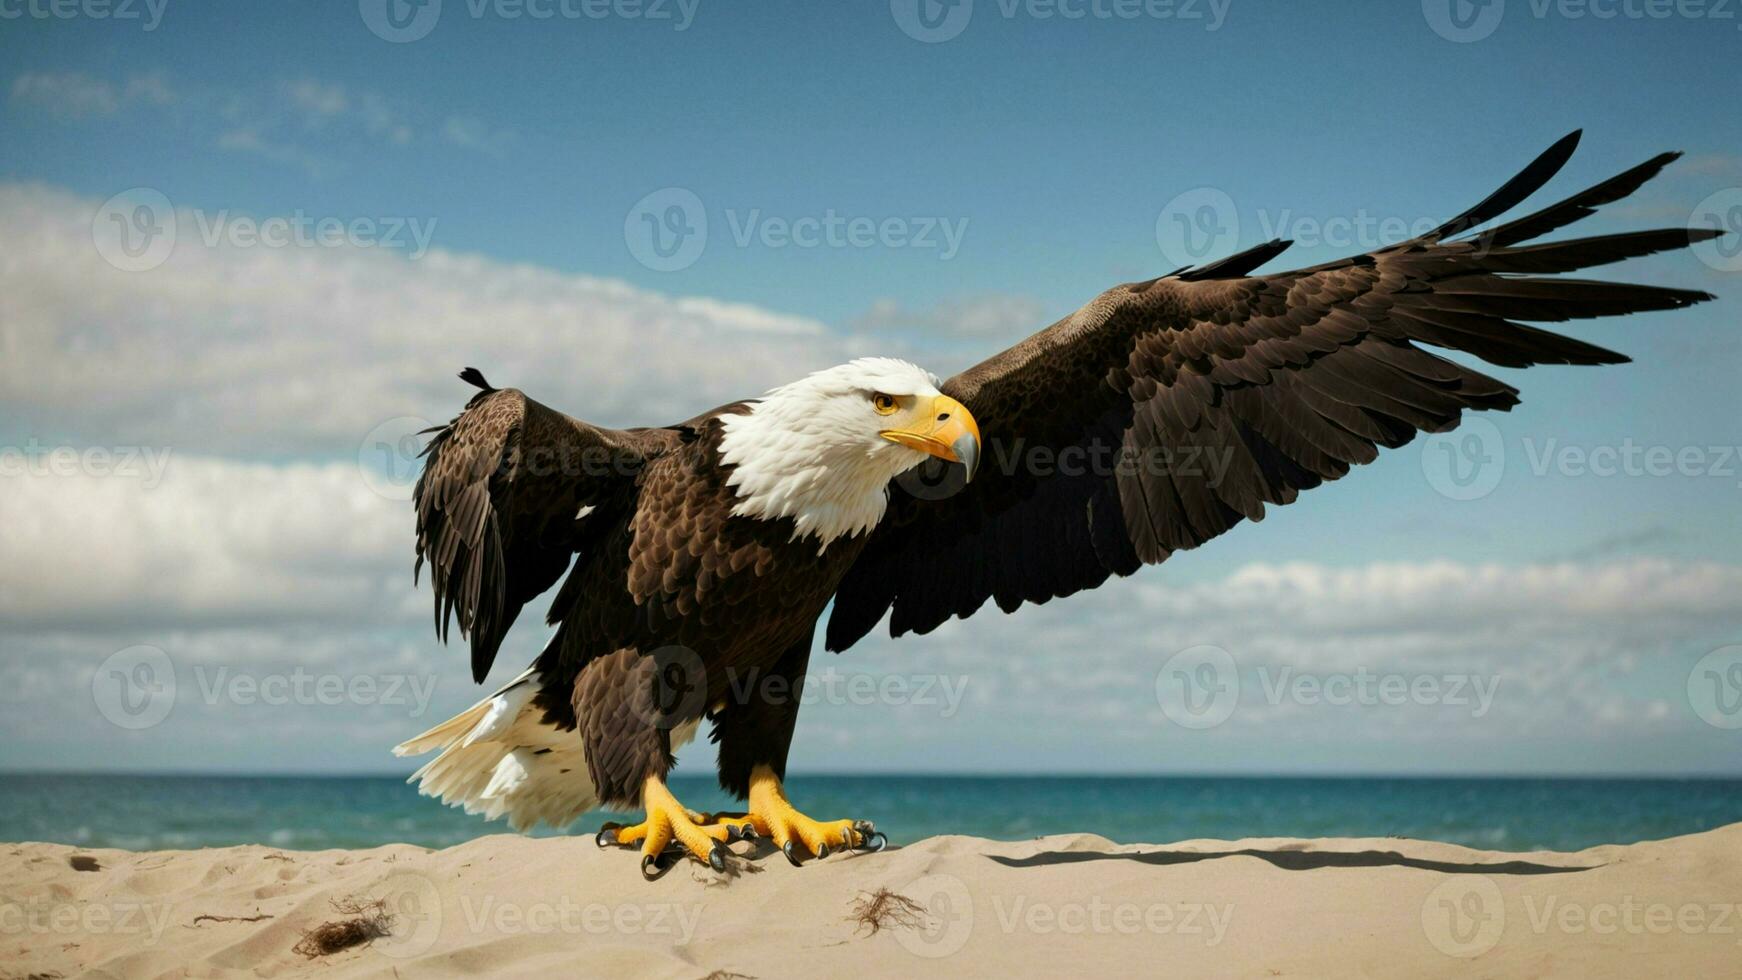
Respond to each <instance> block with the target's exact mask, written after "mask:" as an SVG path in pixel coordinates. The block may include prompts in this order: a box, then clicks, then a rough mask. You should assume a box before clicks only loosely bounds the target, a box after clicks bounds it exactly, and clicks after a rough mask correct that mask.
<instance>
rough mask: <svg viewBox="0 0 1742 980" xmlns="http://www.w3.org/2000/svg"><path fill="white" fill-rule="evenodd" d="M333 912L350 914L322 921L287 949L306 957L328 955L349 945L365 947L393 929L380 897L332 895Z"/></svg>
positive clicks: (391, 916) (390, 917)
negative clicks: (363, 897) (370, 898)
mask: <svg viewBox="0 0 1742 980" xmlns="http://www.w3.org/2000/svg"><path fill="white" fill-rule="evenodd" d="M332 905H333V911H335V912H337V913H339V914H340V915H345V916H350V918H346V919H337V920H335V921H332V922H323V923H321V924H320V925H318V926H315V927H314V928H313V929H310V930H309V931H307V932H305V933H303V934H302V941H301V942H299V943H297V944H296V945H295V946H294V947H292V948H291V952H293V953H300V954H301V955H303V956H306V957H308V958H309V959H314V958H315V957H317V956H330V955H332V954H333V953H337V952H339V951H340V950H346V949H350V948H351V947H353V946H366V945H368V944H369V943H372V942H374V941H375V940H377V939H380V938H382V937H383V936H386V935H389V934H390V933H391V932H392V929H393V914H392V913H390V912H388V911H387V902H386V901H385V900H383V899H379V898H377V899H373V900H369V899H360V898H336V899H333V902H332Z"/></svg>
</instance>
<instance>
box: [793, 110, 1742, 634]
mask: <svg viewBox="0 0 1742 980" xmlns="http://www.w3.org/2000/svg"><path fill="white" fill-rule="evenodd" d="M1577 135H1578V134H1576V133H1575V134H1573V135H1572V136H1569V137H1567V138H1566V139H1563V140H1561V141H1560V142H1559V143H1556V144H1555V146H1554V147H1552V148H1551V149H1550V150H1549V151H1548V152H1546V153H1544V154H1543V155H1542V156H1540V157H1539V158H1537V160H1536V161H1534V162H1533V163H1532V164H1531V165H1530V166H1529V167H1527V168H1526V169H1525V170H1524V172H1522V173H1521V174H1519V176H1517V177H1515V178H1513V179H1512V180H1511V181H1508V182H1507V183H1506V185H1505V186H1503V187H1502V188H1501V189H1500V190H1498V191H1496V192H1495V193H1494V194H1492V195H1490V196H1489V197H1488V198H1487V199H1486V200H1484V201H1483V202H1482V203H1481V204H1479V205H1477V206H1476V207H1474V208H1471V209H1470V210H1469V211H1467V212H1465V213H1464V214H1462V215H1459V216H1458V217H1457V218H1454V219H1452V220H1451V221H1449V222H1447V223H1446V224H1445V225H1443V226H1441V227H1440V228H1438V229H1436V230H1435V231H1433V232H1431V233H1429V234H1427V235H1424V236H1422V237H1420V238H1417V239H1414V240H1411V241H1409V242H1404V243H1401V244H1399V245H1397V246H1392V247H1390V248H1386V249H1381V250H1378V251H1375V252H1373V253H1371V254H1368V255H1360V256H1354V257H1351V258H1347V259H1342V260H1339V261H1336V262H1330V263H1326V264H1324V265H1320V266H1316V267H1313V268H1310V269H1302V270H1298V271H1295V272H1285V273H1278V274H1273V275H1266V276H1259V277H1255V278H1239V277H1240V276H1243V275H1244V274H1245V273H1246V272H1249V271H1250V270H1251V269H1253V268H1256V266H1257V265H1259V264H1261V263H1262V262H1264V261H1266V260H1268V259H1269V258H1271V257H1274V255H1276V254H1278V253H1279V252H1280V251H1281V246H1285V245H1286V243H1282V242H1272V243H1267V244H1265V245H1262V246H1259V247H1258V248H1255V249H1251V250H1249V251H1247V252H1244V253H1241V254H1240V255H1238V256H1233V257H1230V258H1229V259H1225V260H1223V261H1221V262H1219V263H1215V264H1212V265H1210V266H1205V267H1202V268H1200V269H1197V270H1187V271H1185V272H1184V273H1181V274H1177V275H1174V276H1171V277H1165V278H1162V279H1158V280H1150V281H1148V282H1143V283H1135V284H1131V285H1128V286H1120V287H1116V288H1114V289H1111V290H1108V291H1107V292H1106V293H1103V294H1102V295H1101V296H1099V297H1097V298H1096V299H1095V300H1093V301H1091V302H1090V303H1089V304H1088V305H1087V306H1085V307H1083V308H1082V309H1081V310H1079V311H1077V312H1076V313H1075V314H1073V315H1072V316H1069V317H1067V318H1065V319H1064V320H1061V321H1059V322H1058V323H1056V324H1054V325H1053V326H1052V327H1049V328H1048V329H1046V330H1043V331H1041V332H1040V333H1038V334H1036V335H1034V336H1033V337H1030V338H1029V339H1028V340H1026V341H1024V342H1022V343H1021V344H1018V345H1017V346H1015V347H1013V348H1011V349H1009V350H1007V351H1005V352H1003V353H1002V354H999V355H998V356H996V357H994V358H992V359H990V360H988V361H986V362H984V363H982V364H980V365H977V366H975V367H973V368H970V369H969V370H968V371H965V372H963V373H962V374H960V375H957V376H956V377H954V378H951V379H950V380H949V381H947V382H946V383H945V384H944V385H943V390H944V391H945V392H946V393H948V394H950V395H952V396H954V397H956V398H958V399H960V400H961V401H962V402H963V403H964V404H965V405H967V406H968V408H969V410H970V411H972V412H973V413H974V415H975V417H976V418H977V419H978V420H979V424H980V429H981V432H982V433H983V434H984V435H985V437H986V439H987V443H988V444H987V446H986V448H985V450H984V451H983V455H982V464H981V472H980V474H979V475H978V476H977V477H976V478H975V480H974V482H973V483H971V484H969V485H968V486H966V487H965V488H963V489H962V490H961V491H960V492H958V493H956V494H954V495H952V496H949V497H947V498H946V499H943V500H935V501H926V500H919V499H915V498H914V497H912V496H910V495H908V494H907V493H905V492H904V491H903V490H902V489H900V487H899V484H898V485H897V486H896V487H892V488H891V514H890V515H889V517H888V518H886V520H885V521H884V524H883V525H882V526H881V527H880V528H879V529H878V530H877V531H876V532H875V534H874V537H873V539H872V541H871V542H870V543H869V545H868V546H867V547H866V549H865V552H864V554H863V556H862V557H861V558H860V560H859V562H858V563H857V564H856V565H855V566H854V568H853V569H852V570H851V571H850V572H849V574H848V576H847V578H846V580H845V581H844V582H843V583H842V586H841V588H840V590H839V592H838V593H837V595H836V599H835V609H834V613H833V615H832V618H831V619H830V622H829V628H828V637H827V642H828V646H829V648H830V649H833V650H840V649H845V648H846V647H847V646H850V645H851V644H852V643H853V642H854V641H856V640H857V639H859V637H861V636H863V635H864V634H865V633H867V632H869V631H870V630H871V629H872V628H873V627H874V626H876V624H877V622H878V621H879V620H881V619H882V618H883V616H884V614H885V613H886V612H888V613H889V614H890V630H891V632H892V633H893V634H895V635H900V634H902V633H906V632H910V631H911V632H920V633H923V632H927V631H929V630H931V629H933V628H935V627H937V626H938V625H939V624H941V623H942V622H944V621H945V620H947V619H949V618H950V617H951V616H967V615H970V614H971V613H973V612H974V611H975V610H977V609H978V608H980V606H981V605H982V604H984V603H985V601H986V600H987V599H992V600H993V601H995V602H996V603H997V605H998V606H999V607H1000V608H1002V609H1005V610H1006V611H1008V610H1011V609H1014V608H1015V607H1016V606H1018V605H1020V604H1021V603H1023V602H1034V603H1042V602H1046V601H1047V600H1049V599H1051V598H1055V597H1059V596H1065V595H1069V594H1071V593H1073V592H1076V591H1080V590H1082V589H1086V588H1093V587H1095V586H1097V585H1099V584H1100V583H1101V582H1103V581H1105V580H1106V579H1107V577H1108V576H1109V575H1114V574H1117V575H1128V574H1130V573H1132V572H1133V571H1135V570H1136V569H1137V568H1138V567H1140V566H1141V565H1142V564H1145V563H1154V562H1159V561H1162V560H1164V559H1166V558H1167V557H1168V556H1169V555H1170V554H1172V553H1173V552H1174V551H1178V550H1182V549H1187V548H1193V547H1196V546H1197V545H1199V544H1202V543H1203V542H1205V541H1207V540H1209V539H1210V538H1213V537H1215V536H1217V535H1219V534H1221V533H1223V532H1225V531H1227V530H1228V529H1229V528H1231V527H1233V526H1234V525H1235V524H1237V523H1239V522H1240V521H1241V520H1259V519H1261V518H1262V517H1263V516H1264V508H1265V506H1266V505H1277V504H1287V503H1290V502H1292V501H1293V500H1294V499H1295V498H1296V497H1297V496H1298V495H1299V493H1300V491H1302V490H1306V489H1311V488H1312V487H1315V486H1317V485H1319V484H1320V483H1323V482H1325V481H1327V480H1335V479H1337V478H1339V477H1341V476H1343V475H1344V474H1345V473H1347V472H1348V471H1349V469H1350V467H1352V466H1354V465H1356V464H1359V463H1366V462H1370V461H1371V460H1373V459H1374V458H1375V457H1376V455H1377V453H1378V449H1379V448H1380V447H1391V448H1394V447H1397V446H1401V445H1403V444H1405V443H1407V442H1409V441H1410V440H1411V439H1413V438H1414V437H1415V435H1416V433H1417V432H1419V431H1430V432H1432V431H1444V430H1446V429H1449V428H1451V427H1453V426H1455V425H1456V424H1457V422H1458V420H1459V418H1460V417H1461V414H1462V412H1463V411H1464V410H1465V409H1500V410H1505V409H1509V408H1511V407H1512V406H1513V405H1515V404H1517V402H1518V397H1517V391H1516V390H1515V389H1514V388H1512V387H1511V386H1510V385H1507V384H1504V383H1502V382H1500V381H1497V380H1495V379H1493V378H1490V377H1487V376H1485V375H1483V374H1481V373H1479V372H1476V371H1473V370H1471V369H1469V368H1466V367H1463V366H1462V365H1460V364H1457V363H1454V362H1453V361H1450V360H1448V359H1446V358H1444V357H1441V356H1438V355H1437V354H1434V353H1430V352H1429V351H1428V350H1424V349H1423V346H1427V347H1441V348H1446V349H1449V350H1456V351H1463V352H1467V353H1470V354H1473V355H1475V356H1477V357H1480V358H1482V359H1483V360H1486V361H1488V362H1490V363H1493V364H1498V365H1502V366H1509V367H1524V366H1528V365H1532V364H1545V363H1550V364H1611V363H1618V362H1622V361H1625V360H1626V358H1625V357H1623V356H1622V355H1620V354H1617V353H1614V352H1612V351H1608V350H1605V349H1603V348H1600V347H1596V346H1594V345H1591V344H1588V343H1585V342H1584V341H1580V340H1575V339H1573V338H1570V337H1563V336H1561V335H1558V334H1555V333H1551V332H1549V331H1546V330H1542V329H1539V328H1536V327H1530V326H1525V325H1523V324H1521V323H1518V322H1516V321H1518V320H1535V321H1541V322H1564V321H1567V320H1571V319H1581V318H1587V317H1598V316H1613V315H1619V314H1626V313H1637V312H1643V311H1648V310H1665V309H1674V308H1678V307H1682V306H1687V305H1690V304H1693V303H1697V302H1700V301H1703V300H1706V299H1710V298H1711V296H1710V295H1709V294H1706V293H1703V292H1695V291H1689V290H1679V289H1664V288H1657V287H1651V286H1638V285H1630V284H1619V283H1606V282H1593V281H1587V280H1577V279H1556V278H1545V277H1544V276H1545V274H1549V273H1557V272H1570V271H1574V270H1578V269H1585V268H1590V267H1593V266H1598V265H1604V264H1607V263H1611V262H1617V261H1620V260H1623V259H1627V258H1633V257H1637V256H1642V255H1649V254H1652V253H1654V252H1660V251H1664V250H1667V249H1673V248H1680V247H1684V246H1686V245H1689V244H1691V243H1693V242H1697V241H1703V240H1706V239H1708V238H1711V237H1715V236H1716V235H1717V234H1718V232H1716V231H1703V230H1702V231H1690V230H1688V229H1681V228H1678V229H1666V230H1660V231H1646V232H1634V233H1628V234H1618V235H1604V236H1601V237H1595V238H1586V239H1579V240H1574V241H1562V242H1552V243H1546V244H1538V245H1520V243H1522V242H1524V241H1527V240H1529V239H1531V238H1534V237H1536V236H1538V235H1541V234H1544V233H1546V232H1549V231H1553V230H1555V229H1557V228H1560V227H1563V226H1565V225H1567V224H1569V223H1571V222H1573V221H1576V220H1578V219H1580V218H1582V217H1585V216H1587V215H1589V214H1591V213H1592V212H1593V210H1594V209H1595V208H1596V207H1598V206H1600V205H1602V204H1607V203H1610V202H1613V201H1615V200H1619V199H1620V198H1622V197H1625V196H1626V195H1627V194H1629V193H1631V192H1632V191H1633V190H1635V189H1636V188H1637V187H1639V185H1640V184H1642V183H1644V181H1645V180H1647V179H1649V178H1650V177H1651V176H1653V175H1654V174H1656V173H1657V172H1658V171H1659V170H1661V169H1662V168H1663V166H1664V165H1666V164H1667V163H1669V162H1670V161H1671V160H1673V159H1675V156H1676V155H1675V154H1664V155H1661V156H1658V157H1655V158H1653V159H1652V160H1650V161H1648V162H1646V163H1645V164H1642V165H1640V166H1638V167H1635V168H1633V169H1631V170H1629V171H1627V172H1625V173H1623V174H1621V175H1619V176H1617V177H1614V178H1611V179H1610V180H1607V181H1604V182H1603V183H1601V184H1598V185H1597V186H1596V187H1593V188H1591V189H1589V190H1586V191H1584V192H1582V193H1580V194H1576V195H1573V196H1572V197H1570V198H1567V199H1566V200H1564V201H1561V202H1560V203H1558V204H1555V205H1553V206H1551V207H1549V208H1547V209H1545V210H1543V211H1541V212H1538V213H1536V214H1532V215H1529V216H1526V217H1523V218H1520V219H1517V220H1515V221H1513V222H1511V223H1509V224H1503V225H1499V226H1497V227H1494V228H1491V229H1489V230H1488V231H1486V232H1481V233H1478V234H1475V235H1471V236H1469V237H1465V238H1461V239H1453V238H1452V236H1455V235H1459V234H1463V233H1466V232H1469V231H1470V230H1472V229H1475V228H1477V227H1479V226H1481V225H1483V224H1485V223H1487V222H1489V221H1492V220H1493V219H1495V218H1497V217H1499V216H1500V215H1501V214H1502V213H1504V212H1505V211H1507V210H1509V209H1510V208H1512V207H1513V206H1515V205H1516V204H1518V203H1519V202H1520V201H1522V200H1523V199H1524V198H1525V197H1527V196H1528V195H1530V194H1531V193H1532V192H1534V191H1536V190H1537V189H1538V188H1540V187H1541V186H1542V185H1543V184H1544V183H1545V182H1546V181H1547V180H1548V179H1549V178H1550V177H1551V176H1553V174H1554V173H1555V171H1557V170H1558V169H1559V168H1560V166H1561V165H1562V164H1564V163H1565V162H1566V159H1567V157H1568V156H1569V155H1570V154H1571V152H1572V149H1573V146H1574V145H1575V144H1576V142H1577ZM1418 345H1422V346H1418ZM1036 450H1041V451H1044V455H1036ZM1067 451H1069V452H1073V453H1081V454H1084V455H1083V456H1082V457H1080V458H1087V459H1090V460H1098V461H1099V462H1091V463H1089V464H1086V465H1084V466H1080V467H1078V468H1077V469H1076V470H1075V471H1073V472H1070V473H1066V472H1065V471H1064V469H1063V466H1062V462H1061V461H1062V460H1063V459H1064V458H1065V453H1066V452H1067ZM1120 453H1123V454H1125V455H1124V456H1120V455H1119V454H1120ZM1109 459H1111V460H1113V461H1114V462H1113V464H1109V463H1108V462H1107V460H1109ZM1120 459H1124V460H1127V461H1135V462H1134V465H1128V466H1125V467H1123V468H1121V467H1120V466H1118V465H1116V464H1117V463H1118V461H1119V460H1120ZM1042 464H1044V465H1042Z"/></svg>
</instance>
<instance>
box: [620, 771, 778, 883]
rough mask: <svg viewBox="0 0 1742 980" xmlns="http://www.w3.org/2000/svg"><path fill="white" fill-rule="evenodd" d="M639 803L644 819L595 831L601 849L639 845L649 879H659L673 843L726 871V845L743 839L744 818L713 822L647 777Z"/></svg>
mask: <svg viewBox="0 0 1742 980" xmlns="http://www.w3.org/2000/svg"><path fill="white" fill-rule="evenodd" d="M641 802H642V805H643V806H645V807H646V808H647V819H646V820H643V821H642V822H640V823H638V824H633V825H631V826H628V827H619V826H613V825H611V824H606V825H605V827H604V828H603V829H601V830H600V831H599V836H598V838H597V843H598V844H599V845H600V846H604V845H606V844H626V845H633V844H635V843H637V842H639V843H640V844H641V874H642V876H643V877H646V878H650V879H651V878H657V877H659V874H660V873H661V872H662V871H664V870H665V866H664V862H663V861H662V858H663V856H664V855H665V852H666V848H667V846H668V845H671V844H676V845H677V846H678V847H679V848H681V849H682V850H683V851H685V852H687V853H688V854H689V855H690V856H691V857H693V858H695V859H696V860H697V861H700V862H702V863H703V864H706V865H707V866H709V867H711V868H713V869H714V870H715V871H724V870H726V858H727V856H728V855H729V854H730V852H729V851H727V850H726V844H727V843H729V842H731V841H735V840H740V839H742V838H744V837H745V836H746V835H745V833H744V831H745V829H746V828H747V827H748V826H749V823H750V821H749V820H748V819H747V818H740V819H739V820H737V821H736V822H734V821H730V820H721V821H714V820H710V819H709V818H708V816H707V815H706V814H701V813H697V812H695V811H694V810H691V809H688V808H687V807H685V806H684V805H683V804H682V803H679V802H678V801H677V797H675V796H673V795H672V794H671V790H670V789H669V788H667V787H666V785H665V781H664V780H662V779H660V778H659V777H657V776H650V777H648V779H647V782H646V783H644V784H643V785H642V788H641Z"/></svg>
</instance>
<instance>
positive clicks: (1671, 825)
mask: <svg viewBox="0 0 1742 980" xmlns="http://www.w3.org/2000/svg"><path fill="white" fill-rule="evenodd" d="M672 788H673V789H674V791H675V792H676V793H677V795H678V797H679V798H680V799H682V800H684V802H685V803H687V804H688V805H689V806H691V807H693V808H696V809H709V810H714V809H734V808H737V807H734V806H733V805H731V804H730V802H729V801H728V800H727V799H726V797H725V795H724V794H723V793H721V792H720V790H719V789H718V787H716V786H715V785H714V784H713V781H712V779H710V778H707V777H701V776H689V777H675V778H674V779H673V781H672ZM788 789H789V791H790V794H791V796H792V798H793V800H794V801H795V802H796V803H797V804H798V805H799V806H800V807H801V808H802V809H804V810H806V811H807V812H809V813H811V814H813V815H815V816H818V817H840V816H853V817H858V818H863V819H870V820H873V821H875V822H876V824H877V826H878V829H880V830H883V831H885V832H887V833H888V834H889V837H890V840H891V841H892V842H894V843H905V842H910V841H914V840H918V839H921V838H924V837H929V836H932V835H934V834H945V833H959V834H973V835H977V836H982V837H993V838H1001V839H1007V840H1010V839H1023V838H1028V837H1033V836H1037V835H1042V834H1054V833H1073V832H1091V833H1096V834H1100V835H1102V836H1104V837H1109V838H1111V839H1113V840H1115V841H1119V842H1122V843H1137V842H1151V843H1166V842H1169V841H1176V840H1186V839H1190V838H1197V837H1212V838H1221V839H1233V838H1239V837H1257V836H1262V837H1327V836H1360V837H1382V836H1401V837H1417V838H1427V839H1433V840H1443V841H1451V842H1454V843H1459V844H1466V845H1469V846H1472V847H1480V848H1488V849H1494V850H1507V851H1525V850H1534V849H1539V848H1546V849H1552V850H1576V849H1579V848H1583V847H1589V846H1592V845H1595V844H1620V843H1631V842H1633V841H1639V840H1650V839H1656V838H1663V837H1670V836H1675V835H1677V834H1686V833H1694V832H1697V831H1702V830H1710V829H1712V828H1714V827H1719V826H1723V825H1724V824H1727V823H1733V822H1737V821H1742V780H1711V779H1687V780H1667V779H1665V780H1657V779H1527V778H1517V779H1513V778H1507V779H1414V778H1408V779H1372V778H1305V777H1302V778H1214V777H1202V778H1200V777H1129V778H1127V777H1032V776H1013V777H995V776H978V777H958V776H895V775H879V776H795V777H794V778H793V779H792V780H791V782H790V783H789V786H788ZM609 818H610V815H608V814H604V813H597V814H588V815H586V816H584V817H582V818H581V819H580V820H577V821H576V822H575V823H574V824H573V825H572V826H571V827H570V828H569V829H568V831H567V832H569V833H591V832H592V831H593V830H595V829H597V827H598V825H599V823H600V822H601V821H603V820H605V819H609ZM619 819H620V818H619ZM505 830H506V828H505V826H504V825H503V824H502V823H500V822H496V823H486V822H485V821H483V820H481V819H479V818H477V817H470V816H467V815H466V814H464V813H461V812H460V811H458V810H453V809H450V808H447V807H444V806H441V805H440V804H438V803H436V802H435V801H434V800H430V799H426V798H424V797H420V796H418V795H417V792H416V791H415V790H414V789H412V788H411V787H410V786H408V785H406V784H405V783H404V782H402V781H401V780H399V779H397V778H392V777H285V776H267V777H247V776H140V775H84V774H81V775H70V774H69V775H43V774H0V840H5V841H25V840H35V841H53V842H59V843H65V844H74V845H82V846H87V847H120V848H128V849H133V850H146V849H155V848H192V847H204V846H222V845H229V844H269V845H273V846H276V847H283V848H291V849H298V850H313V849H320V848H328V847H369V846H374V845H378V844H386V843H392V842H407V843H412V844H419V845H423V846H426V847H446V846H449V845H452V844H458V843H461V842H463V841H466V840H470V839H471V838H473V837H478V836H482V835H485V834H492V833H502V832H504V831H505ZM558 832H559V831H551V830H549V829H544V830H541V831H540V834H541V835H548V834H551V833H558Z"/></svg>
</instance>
